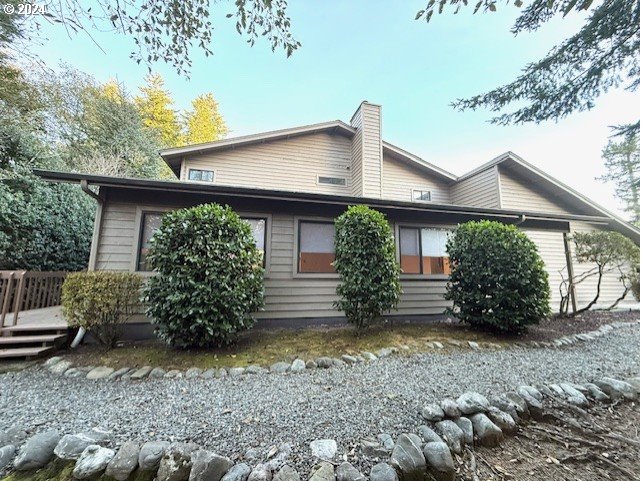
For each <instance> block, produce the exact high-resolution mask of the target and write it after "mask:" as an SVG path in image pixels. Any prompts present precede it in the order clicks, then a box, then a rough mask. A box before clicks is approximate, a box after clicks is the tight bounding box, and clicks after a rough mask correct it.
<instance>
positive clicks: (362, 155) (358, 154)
mask: <svg viewBox="0 0 641 481" xmlns="http://www.w3.org/2000/svg"><path fill="white" fill-rule="evenodd" d="M350 124H351V125H352V127H354V128H355V129H356V134H355V135H354V139H353V140H352V165H351V170H352V184H351V185H352V195H354V196H357V197H374V198H381V196H382V173H383V141H382V139H381V124H382V117H381V106H380V105H375V104H370V103H369V102H367V101H363V102H362V103H361V104H360V105H359V106H358V109H357V110H356V112H354V115H353V116H352V120H351V121H350Z"/></svg>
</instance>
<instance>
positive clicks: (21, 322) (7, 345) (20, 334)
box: [0, 306, 69, 360]
mask: <svg viewBox="0 0 641 481" xmlns="http://www.w3.org/2000/svg"><path fill="white" fill-rule="evenodd" d="M13 319H14V317H13V315H8V316H7V317H6V319H5V325H4V326H2V328H1V329H0V360H3V359H15V358H27V359H33V358H36V357H40V356H43V355H45V354H48V353H51V352H53V351H55V350H56V349H57V348H59V347H60V345H62V344H64V342H65V341H66V339H67V329H68V327H69V326H68V324H67V322H66V321H65V320H64V318H63V317H62V309H61V307H60V306H53V307H45V308H41V309H31V310H28V311H20V312H19V313H18V322H17V324H16V325H12V324H13Z"/></svg>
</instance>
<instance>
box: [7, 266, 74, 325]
mask: <svg viewBox="0 0 641 481" xmlns="http://www.w3.org/2000/svg"><path fill="white" fill-rule="evenodd" d="M66 276H67V273H66V272H37V271H0V307H1V308H2V310H1V311H0V328H1V327H2V326H4V321H5V318H6V317H7V315H8V314H11V315H12V316H13V320H12V321H11V325H12V326H15V325H16V323H17V322H18V314H19V313H20V312H21V311H28V310H30V309H41V308H43V307H51V306H57V305H59V304H60V294H61V292H62V283H63V282H64V280H65V277H66Z"/></svg>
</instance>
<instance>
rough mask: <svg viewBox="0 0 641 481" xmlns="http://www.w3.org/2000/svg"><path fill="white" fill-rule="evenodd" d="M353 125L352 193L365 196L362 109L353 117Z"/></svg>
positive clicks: (356, 195)
mask: <svg viewBox="0 0 641 481" xmlns="http://www.w3.org/2000/svg"><path fill="white" fill-rule="evenodd" d="M352 127H354V128H355V129H356V133H355V134H354V137H353V138H352V146H351V170H352V189H351V194H352V195H353V196H355V197H362V196H363V118H362V116H361V112H360V109H359V110H358V111H357V112H356V113H355V114H354V118H352Z"/></svg>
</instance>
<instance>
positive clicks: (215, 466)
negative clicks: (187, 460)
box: [189, 449, 234, 481]
mask: <svg viewBox="0 0 641 481" xmlns="http://www.w3.org/2000/svg"><path fill="white" fill-rule="evenodd" d="M191 462H192V466H191V474H190V475H189V481H220V480H221V478H222V477H223V476H224V475H225V474H226V473H227V472H228V471H229V470H230V469H231V467H232V465H233V464H234V463H232V462H231V460H230V459H229V458H226V457H224V456H220V455H218V454H216V453H213V452H211V451H205V450H204V449H200V450H198V451H196V452H194V453H192V455H191Z"/></svg>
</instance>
